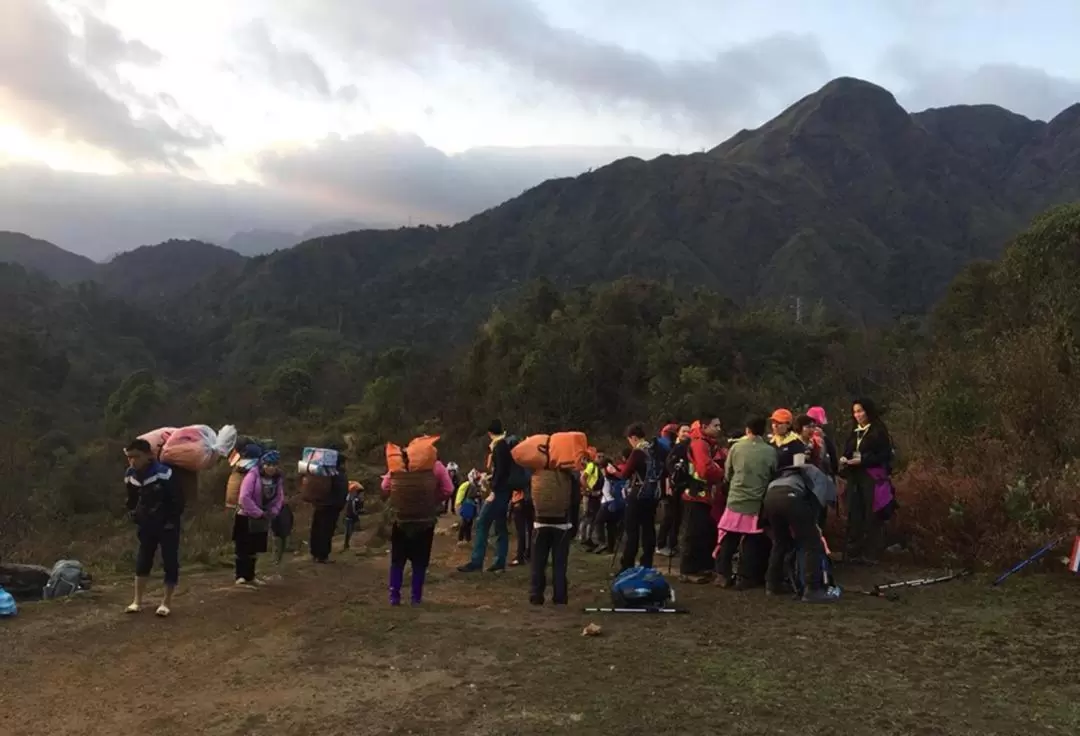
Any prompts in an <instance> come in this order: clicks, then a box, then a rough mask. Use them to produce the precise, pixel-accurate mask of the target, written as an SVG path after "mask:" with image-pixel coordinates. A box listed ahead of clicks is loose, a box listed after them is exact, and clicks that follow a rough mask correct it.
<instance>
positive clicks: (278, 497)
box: [236, 466, 285, 519]
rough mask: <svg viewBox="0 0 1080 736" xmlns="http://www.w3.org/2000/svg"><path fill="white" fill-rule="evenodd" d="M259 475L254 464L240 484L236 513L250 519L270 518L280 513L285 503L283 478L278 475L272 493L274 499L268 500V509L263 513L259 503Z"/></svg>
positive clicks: (260, 490)
mask: <svg viewBox="0 0 1080 736" xmlns="http://www.w3.org/2000/svg"><path fill="white" fill-rule="evenodd" d="M260 475H261V473H260V472H259V468H258V466H256V467H254V468H252V469H251V470H249V471H248V473H247V475H245V476H244V481H243V483H241V484H240V500H239V502H238V503H237V504H236V506H237V513H238V514H240V515H241V516H247V517H249V518H252V519H262V518H263V517H264V516H265V517H266V518H268V519H272V518H274V517H275V516H277V515H278V514H280V513H281V507H282V506H284V505H285V479H284V478H282V477H281V476H280V475H279V476H278V479H277V492H276V493H275V494H274V500H273V501H271V502H270V508H269V510H267V512H266V513H265V514H264V513H263V509H262V504H260V503H259V501H260V500H261V499H260V496H261V495H262V488H261V487H260V486H261V482H260V477H259V476H260Z"/></svg>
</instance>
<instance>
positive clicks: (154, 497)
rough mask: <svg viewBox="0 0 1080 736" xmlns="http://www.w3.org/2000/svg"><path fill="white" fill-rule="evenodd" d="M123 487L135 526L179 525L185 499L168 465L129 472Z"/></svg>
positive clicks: (154, 465)
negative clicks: (125, 489)
mask: <svg viewBox="0 0 1080 736" xmlns="http://www.w3.org/2000/svg"><path fill="white" fill-rule="evenodd" d="M124 486H125V487H126V488H127V504H126V506H127V510H128V511H129V512H131V516H132V519H134V521H135V523H136V524H138V525H139V526H143V527H152V528H163V527H165V526H174V525H179V524H180V517H181V516H182V515H183V513H184V495H183V492H182V489H181V488H180V487H179V483H177V482H176V479H175V478H174V477H173V469H172V468H170V467H169V466H168V465H165V464H163V463H159V462H154V463H151V464H150V466H149V467H147V468H146V469H145V470H144V471H142V472H136V471H135V469H134V468H128V471H127V473H126V474H125V475H124Z"/></svg>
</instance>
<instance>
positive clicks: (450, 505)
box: [442, 462, 461, 514]
mask: <svg viewBox="0 0 1080 736" xmlns="http://www.w3.org/2000/svg"><path fill="white" fill-rule="evenodd" d="M446 472H447V473H449V474H450V484H451V485H452V486H453V487H454V490H455V491H456V490H457V488H458V486H459V485H460V484H461V478H460V477H459V475H458V473H459V468H458V464H457V463H453V462H451V463H447V464H446ZM442 512H443V513H444V514H445V513H447V512H449V513H451V514H454V513H457V493H451V494H450V498H448V499H446V505H445V506H444V507H443V510H442Z"/></svg>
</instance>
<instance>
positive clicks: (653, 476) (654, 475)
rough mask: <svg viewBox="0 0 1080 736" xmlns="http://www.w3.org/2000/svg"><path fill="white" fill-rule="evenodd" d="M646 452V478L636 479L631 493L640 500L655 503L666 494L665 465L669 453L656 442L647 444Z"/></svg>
mask: <svg viewBox="0 0 1080 736" xmlns="http://www.w3.org/2000/svg"><path fill="white" fill-rule="evenodd" d="M644 450H645V477H644V478H641V477H637V478H634V480H633V481H632V482H631V483H632V486H633V488H632V490H631V493H633V494H634V496H635V497H636V498H638V499H641V500H645V501H650V500H651V501H655V500H658V499H659V498H660V497H661V496H662V495H663V494H664V479H665V478H666V477H667V467H666V465H665V463H666V461H667V456H668V452H669V451H668V450H666V449H665V448H664V447H663V446H662V445H661V444H660V443H659V442H656V441H654V442H649V443H647V444H646V445H645V447H644Z"/></svg>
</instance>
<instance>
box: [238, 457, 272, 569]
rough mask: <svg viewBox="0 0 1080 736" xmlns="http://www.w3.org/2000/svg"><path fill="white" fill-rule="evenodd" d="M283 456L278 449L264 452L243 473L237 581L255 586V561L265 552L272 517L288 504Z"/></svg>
mask: <svg viewBox="0 0 1080 736" xmlns="http://www.w3.org/2000/svg"><path fill="white" fill-rule="evenodd" d="M280 463H281V456H280V455H279V454H278V451H277V450H270V451H269V452H266V453H263V455H262V457H260V458H259V462H258V463H257V464H256V465H255V467H254V468H252V469H251V470H249V471H248V472H247V474H246V475H245V476H244V482H243V484H241V486H240V499H239V501H238V503H237V504H236V514H235V515H234V516H233V531H232V539H233V544H234V545H235V550H236V584H237V585H256V584H261V583H262V581H261V580H257V579H256V578H255V561H256V559H257V557H258V555H260V554H262V553H263V552H266V548H267V545H266V542H267V539H268V537H269V534H270V520H271V519H273V518H274V517H275V516H277V515H278V513H279V512H280V511H281V507H282V506H283V505H285V481H284V479H283V478H282V476H281V468H280Z"/></svg>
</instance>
